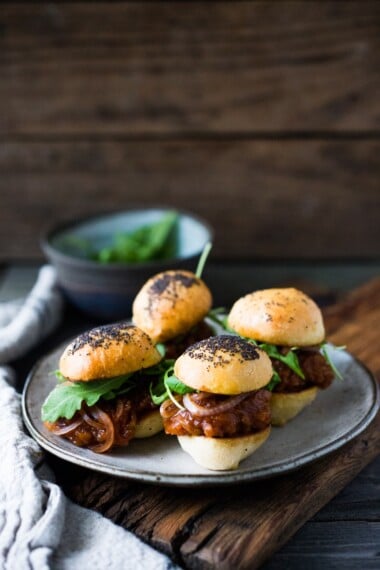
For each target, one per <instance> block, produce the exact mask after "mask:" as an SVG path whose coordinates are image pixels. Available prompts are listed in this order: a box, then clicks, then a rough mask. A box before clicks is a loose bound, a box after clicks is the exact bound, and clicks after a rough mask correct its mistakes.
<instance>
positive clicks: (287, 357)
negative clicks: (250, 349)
mask: <svg viewBox="0 0 380 570" xmlns="http://www.w3.org/2000/svg"><path fill="white" fill-rule="evenodd" d="M246 340H248V341H249V342H251V341H250V339H246ZM254 344H256V346H258V347H259V348H261V349H262V350H264V351H265V352H266V353H267V355H268V356H269V357H270V358H274V359H275V360H280V361H281V362H283V363H284V364H286V365H287V366H288V367H289V368H290V369H291V370H293V372H295V373H296V374H297V376H299V377H300V378H302V380H305V374H304V373H303V371H302V368H301V366H300V363H299V360H298V356H297V355H296V352H295V349H294V348H291V349H290V350H289V351H288V353H287V354H281V352H280V351H279V350H278V348H277V346H275V345H274V344H268V343H265V342H261V343H260V342H254Z"/></svg>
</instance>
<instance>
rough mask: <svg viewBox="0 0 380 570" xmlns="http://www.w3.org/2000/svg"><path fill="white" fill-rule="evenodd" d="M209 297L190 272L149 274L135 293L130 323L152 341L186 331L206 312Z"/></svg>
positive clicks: (197, 279)
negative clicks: (150, 275) (148, 277)
mask: <svg viewBox="0 0 380 570" xmlns="http://www.w3.org/2000/svg"><path fill="white" fill-rule="evenodd" d="M211 305H212V296H211V293H210V290H209V289H208V287H207V286H206V285H205V283H204V282H203V281H202V280H201V279H199V278H198V277H196V275H195V274H194V273H191V271H183V270H177V271H164V272H162V273H158V274H157V275H155V276H154V277H151V278H150V279H149V280H148V281H147V282H146V283H145V285H144V286H143V287H142V289H141V290H140V291H139V293H138V294H137V296H136V298H135V300H134V302H133V307H132V314H133V317H132V318H133V322H134V323H135V324H136V325H137V326H138V327H140V328H141V329H142V330H143V331H145V332H146V333H147V334H148V335H149V336H150V337H151V338H152V339H153V341H154V342H165V341H166V340H170V339H172V338H174V337H176V336H178V335H180V334H184V333H187V332H188V331H190V329H191V328H192V327H193V326H195V325H196V324H197V323H199V322H200V321H201V320H202V319H203V318H204V317H205V316H206V315H207V313H208V312H209V310H210V308H211Z"/></svg>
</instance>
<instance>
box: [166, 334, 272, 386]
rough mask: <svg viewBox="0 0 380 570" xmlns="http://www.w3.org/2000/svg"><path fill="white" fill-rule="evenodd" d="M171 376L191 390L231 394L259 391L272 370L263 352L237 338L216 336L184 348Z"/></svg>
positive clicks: (266, 382)
mask: <svg viewBox="0 0 380 570" xmlns="http://www.w3.org/2000/svg"><path fill="white" fill-rule="evenodd" d="M174 374H175V376H176V377H177V378H178V379H179V380H181V382H183V383H184V384H186V385H187V386H190V387H191V388H194V390H201V391H202V392H211V393H212V394H225V395H234V394H241V393H242V392H251V391H252V390H259V389H260V388H263V387H264V386H266V385H267V384H268V382H269V381H270V379H271V377H272V375H273V369H272V363H271V361H270V358H269V357H268V355H267V354H266V353H265V352H264V351H263V350H261V349H259V348H257V347H256V346H254V345H253V344H251V343H249V342H247V341H245V340H243V339H241V338H240V337H238V336H234V335H220V336H214V337H210V338H207V339H205V340H201V341H200V342H197V343H196V344H193V345H192V346H190V347H189V348H188V349H186V351H185V352H184V353H183V354H182V355H181V356H180V357H179V358H178V359H177V360H176V362H175V364H174Z"/></svg>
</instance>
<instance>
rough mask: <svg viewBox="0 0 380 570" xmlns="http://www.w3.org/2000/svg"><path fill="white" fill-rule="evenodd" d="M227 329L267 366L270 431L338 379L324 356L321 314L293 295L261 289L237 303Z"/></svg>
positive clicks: (286, 290) (294, 292) (290, 290)
mask: <svg viewBox="0 0 380 570" xmlns="http://www.w3.org/2000/svg"><path fill="white" fill-rule="evenodd" d="M227 325H228V328H229V329H230V330H233V331H234V332H236V333H237V334H238V335H240V336H241V337H244V338H246V339H251V341H253V342H255V343H256V344H257V346H259V347H261V348H262V349H263V350H265V351H266V352H267V354H268V355H269V356H270V358H271V360H272V365H273V368H274V377H273V381H272V387H273V394H272V400H271V408H272V424H273V425H283V424H285V423H286V422H288V421H289V420H291V419H292V418H293V417H295V416H296V415H297V414H298V413H299V412H301V410H302V409H303V408H304V407H305V406H307V405H308V404H310V403H311V402H312V401H313V400H314V398H315V397H316V395H317V393H318V390H319V389H325V388H328V387H329V386H330V384H331V383H332V381H333V379H334V377H335V375H338V376H339V372H338V371H337V370H336V369H335V367H334V365H333V364H332V362H331V360H330V359H329V356H328V353H327V351H326V346H325V329H324V324H323V318H322V314H321V311H320V310H319V308H318V306H317V305H316V304H315V303H314V301H313V300H312V299H310V297H308V296H307V295H305V293H302V292H301V291H299V290H297V289H294V288H280V289H264V290H262V291H256V292H254V293H250V294H248V295H246V296H245V297H242V298H240V299H239V300H238V301H236V303H235V304H234V305H233V307H232V309H231V312H230V314H229V316H228V320H227Z"/></svg>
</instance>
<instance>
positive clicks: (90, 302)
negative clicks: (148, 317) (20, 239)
mask: <svg viewBox="0 0 380 570" xmlns="http://www.w3.org/2000/svg"><path fill="white" fill-rule="evenodd" d="M211 240H212V230H211V228H210V226H209V225H208V224H207V223H206V222H204V221H203V220H201V219H199V218H198V217H196V216H194V215H193V214H190V213H186V212H181V211H173V210H172V209H169V208H148V209H138V210H129V211H125V212H117V213H113V214H104V215H100V216H97V217H92V218H88V219H85V220H82V221H75V222H71V223H66V224H63V225H60V226H58V227H55V228H53V229H52V230H50V231H49V232H47V234H46V235H45V236H44V238H43V239H42V244H41V245H42V249H43V250H44V252H45V254H46V256H47V258H48V259H49V261H50V262H51V263H52V264H53V265H54V267H55V268H56V270H57V275H58V280H59V283H60V286H61V288H62V290H63V291H64V293H65V295H66V297H67V298H68V299H69V300H70V301H71V302H72V303H73V304H74V305H76V306H77V307H78V308H80V309H82V310H83V311H84V312H86V313H88V314H90V315H92V316H94V317H97V318H100V319H101V320H118V319H122V318H125V317H129V316H130V311H131V304H132V302H133V299H134V297H135V295H136V294H137V292H138V291H139V289H140V288H141V287H142V285H143V284H144V283H145V282H146V281H147V280H148V279H149V278H150V277H151V276H152V275H154V274H156V273H160V272H161V271H166V270H168V269H189V270H194V269H195V266H196V264H197V260H198V258H199V255H200V253H201V252H202V250H203V248H204V246H205V244H206V243H207V242H208V241H211Z"/></svg>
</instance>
